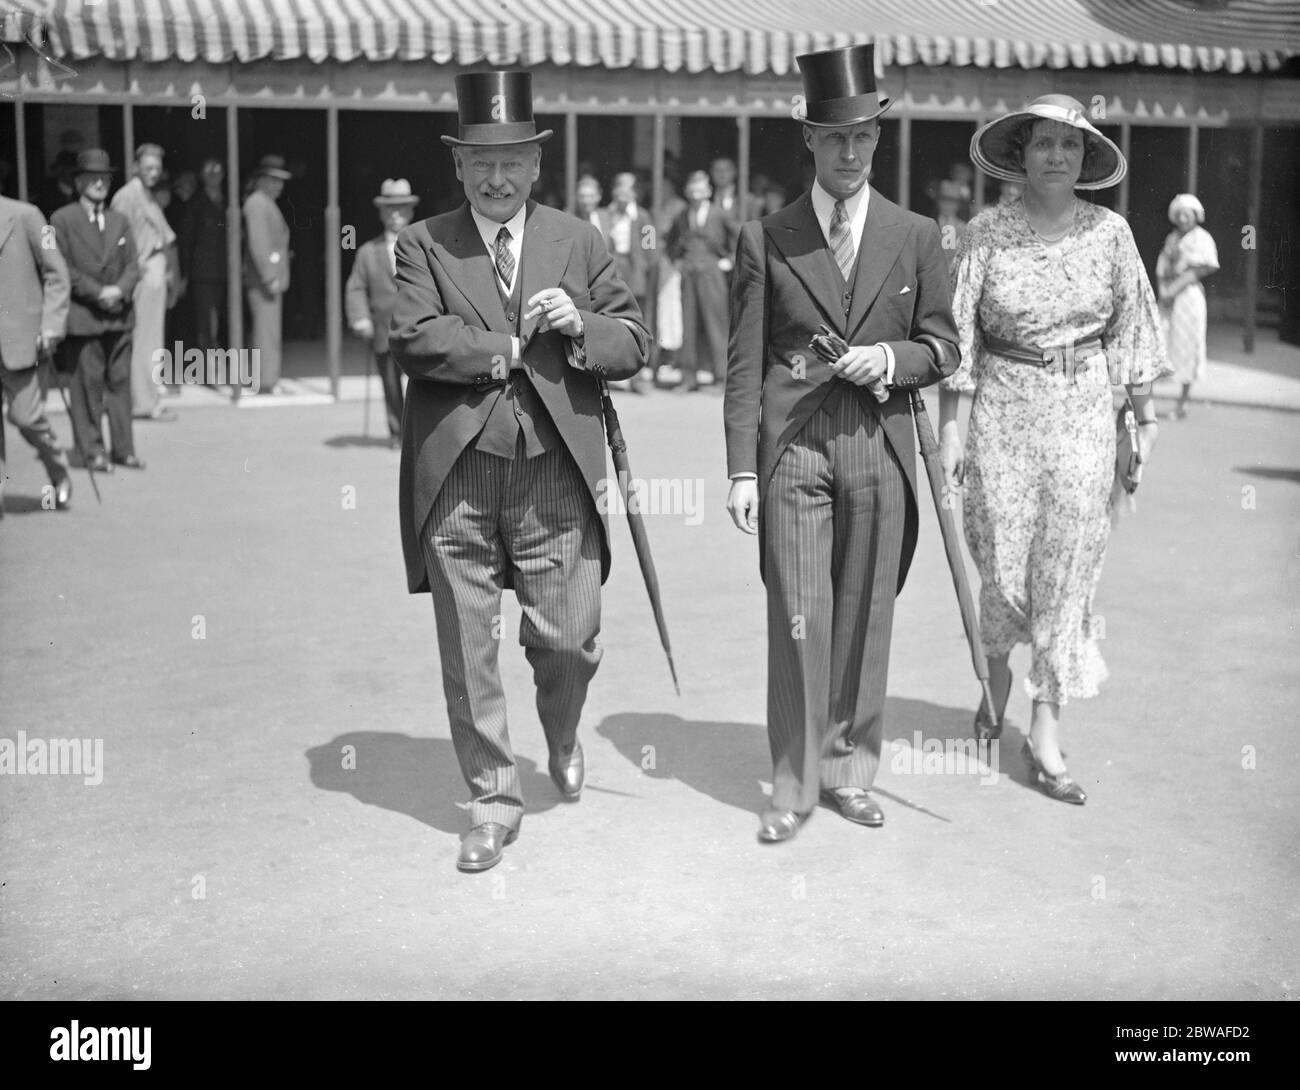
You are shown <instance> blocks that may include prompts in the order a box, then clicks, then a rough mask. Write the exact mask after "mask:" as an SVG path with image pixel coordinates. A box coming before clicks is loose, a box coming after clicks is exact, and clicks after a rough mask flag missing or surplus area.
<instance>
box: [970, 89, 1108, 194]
mask: <svg viewBox="0 0 1300 1090" xmlns="http://www.w3.org/2000/svg"><path fill="white" fill-rule="evenodd" d="M1040 119H1041V120H1044V121H1060V122H1062V123H1064V124H1066V125H1071V126H1073V127H1074V128H1076V129H1078V130H1079V131H1080V132H1082V133H1083V142H1084V146H1085V148H1086V149H1087V151H1088V153H1089V154H1088V155H1087V156H1086V157H1085V161H1084V166H1083V170H1081V171H1080V172H1079V180H1078V181H1077V182H1075V183H1074V187H1075V188H1076V189H1109V188H1110V187H1111V186H1113V185H1118V184H1119V182H1120V180H1121V179H1122V178H1123V177H1124V175H1125V174H1127V173H1128V163H1126V162H1125V161H1124V155H1123V153H1122V152H1121V151H1120V150H1119V147H1118V146H1117V145H1116V144H1115V142H1114V141H1113V140H1111V139H1110V138H1109V137H1107V136H1105V135H1104V134H1103V133H1102V132H1101V130H1099V129H1098V128H1097V127H1096V126H1095V125H1093V123H1092V122H1091V121H1089V120H1088V117H1087V114H1086V113H1085V112H1084V109H1083V104H1082V103H1081V102H1079V101H1078V99H1074V98H1071V97H1070V96H1069V95H1042V96H1041V97H1039V98H1036V99H1034V101H1033V102H1031V103H1030V104H1029V105H1028V106H1026V107H1025V108H1024V109H1021V110H1015V111H1013V112H1012V113H1009V114H1006V115H1005V116H1003V117H999V118H998V119H997V120H996V121H990V122H989V123H988V124H987V125H985V126H983V127H982V128H980V129H979V130H978V131H977V132H976V133H975V135H974V136H973V137H971V142H970V157H971V162H972V163H974V164H975V165H976V166H977V167H979V168H980V170H982V171H984V173H985V174H989V175H991V176H992V177H994V178H1001V179H1002V180H1003V181H1007V182H1025V181H1028V179H1027V178H1026V176H1025V168H1024V166H1023V165H1022V164H1021V160H1020V150H1021V149H1019V148H1018V147H1016V145H1015V139H1014V138H1015V136H1016V132H1017V130H1018V129H1019V127H1020V126H1021V125H1022V124H1023V123H1024V122H1026V121H1037V120H1040Z"/></svg>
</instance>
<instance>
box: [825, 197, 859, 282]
mask: <svg viewBox="0 0 1300 1090" xmlns="http://www.w3.org/2000/svg"><path fill="white" fill-rule="evenodd" d="M831 253H833V254H834V255H835V264H837V265H838V266H839V267H840V272H841V273H843V274H844V282H845V283H846V284H851V283H852V282H853V263H854V261H855V260H856V258H857V255H856V254H855V253H854V252H853V233H852V232H851V231H850V230H849V217H848V213H847V212H845V211H844V202H843V201H836V202H835V212H834V214H833V215H832V216H831Z"/></svg>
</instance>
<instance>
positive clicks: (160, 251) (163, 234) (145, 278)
mask: <svg viewBox="0 0 1300 1090" xmlns="http://www.w3.org/2000/svg"><path fill="white" fill-rule="evenodd" d="M134 168H135V173H134V176H133V177H132V178H131V180H130V181H129V182H127V183H126V185H124V186H123V187H122V188H121V189H119V190H118V191H117V192H116V193H114V194H113V202H112V208H113V211H114V212H120V213H121V214H122V215H124V216H125V217H126V218H127V221H128V222H129V223H130V224H131V239H132V241H133V242H134V243H135V256H136V260H137V261H138V262H139V263H140V279H139V280H137V281H136V283H135V297H134V299H133V300H132V302H133V304H134V305H133V306H132V308H131V309H132V312H133V314H134V317H135V320H134V322H133V324H132V329H131V412H132V415H134V416H135V418H136V419H137V420H160V421H166V422H171V421H174V420H175V419H176V414H175V413H174V412H173V411H172V410H171V409H169V408H167V407H166V406H165V405H163V404H162V403H161V401H160V397H161V394H162V391H161V390H160V389H159V388H158V386H157V385H156V384H155V383H154V380H153V371H154V365H155V364H156V363H157V360H156V359H155V358H154V354H155V353H156V352H157V351H158V350H159V349H160V348H162V347H163V335H164V330H165V327H166V323H167V307H168V303H169V298H170V297H171V293H172V292H174V291H175V290H177V288H178V287H179V282H180V270H179V268H178V264H177V257H176V232H175V231H173V230H172V228H171V225H170V224H169V223H168V222H167V217H166V216H165V215H164V214H163V209H162V206H161V205H160V204H159V203H158V198H157V197H156V196H155V194H156V192H157V189H158V186H159V184H160V183H161V182H162V177H163V149H162V148H161V147H159V146H158V145H157V144H141V145H140V146H139V147H138V148H136V149H135V164H134Z"/></svg>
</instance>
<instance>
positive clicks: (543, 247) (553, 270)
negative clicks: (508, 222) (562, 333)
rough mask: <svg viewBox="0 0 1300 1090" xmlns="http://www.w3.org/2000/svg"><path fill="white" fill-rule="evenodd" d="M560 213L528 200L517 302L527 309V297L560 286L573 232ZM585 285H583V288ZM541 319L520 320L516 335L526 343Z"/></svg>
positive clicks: (538, 317)
mask: <svg viewBox="0 0 1300 1090" xmlns="http://www.w3.org/2000/svg"><path fill="white" fill-rule="evenodd" d="M564 220H565V217H561V216H558V215H556V214H555V213H554V212H552V211H551V210H550V209H549V208H543V207H540V206H539V205H538V204H537V203H536V202H535V201H529V202H528V218H527V219H526V220H524V244H523V247H522V248H521V250H520V254H519V259H520V262H521V263H522V264H523V281H522V283H521V284H520V289H519V306H520V307H521V308H522V309H523V312H524V313H525V314H527V313H528V300H529V299H531V298H532V297H533V296H534V295H536V294H537V293H538V292H539V291H542V290H543V289H544V288H554V287H557V286H559V283H560V279H561V278H562V277H563V276H564V270H565V269H566V268H568V265H569V253H570V251H571V250H572V249H573V234H572V232H571V230H570V228H569V227H568V226H567V225H566V223H565V222H564ZM586 286H587V285H585V284H584V285H583V287H584V289H585V288H586ZM541 320H542V316H541V315H540V314H538V315H537V316H536V317H533V318H528V319H526V320H522V321H521V322H520V330H519V339H520V341H521V342H522V343H524V344H527V343H528V341H529V339H530V338H531V337H532V335H533V332H534V331H535V330H536V329H537V323H538V322H540V321H541Z"/></svg>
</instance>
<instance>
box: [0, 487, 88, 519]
mask: <svg viewBox="0 0 1300 1090" xmlns="http://www.w3.org/2000/svg"><path fill="white" fill-rule="evenodd" d="M91 499H92V500H93V499H94V496H92V497H91ZM4 505H5V514H6V515H30V514H31V513H32V512H33V511H47V510H48V508H45V507H42V506H41V500H40V497H39V496H25V495H23V494H22V493H13V492H6V493H5V495H4Z"/></svg>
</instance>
